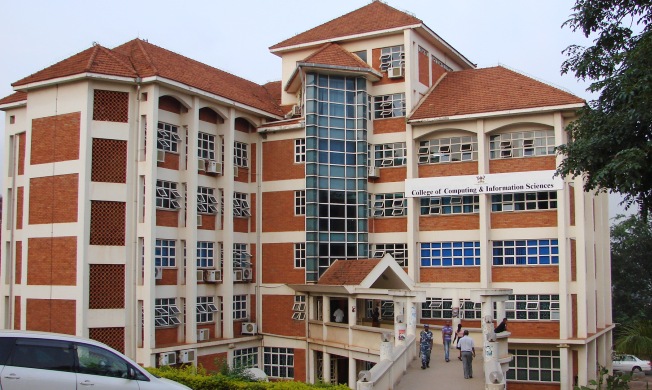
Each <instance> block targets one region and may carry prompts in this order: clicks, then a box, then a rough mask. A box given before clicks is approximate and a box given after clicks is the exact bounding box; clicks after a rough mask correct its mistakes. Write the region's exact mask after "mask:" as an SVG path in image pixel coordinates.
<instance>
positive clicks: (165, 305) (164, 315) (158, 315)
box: [154, 298, 181, 327]
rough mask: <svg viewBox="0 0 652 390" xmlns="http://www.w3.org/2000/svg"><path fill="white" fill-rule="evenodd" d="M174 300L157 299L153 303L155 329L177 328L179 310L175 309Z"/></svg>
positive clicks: (179, 322)
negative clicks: (163, 327)
mask: <svg viewBox="0 0 652 390" xmlns="http://www.w3.org/2000/svg"><path fill="white" fill-rule="evenodd" d="M176 302H177V300H176V298H157V299H156V300H155V301H154V313H155V314H154V322H155V323H156V326H157V327H161V326H177V325H179V324H181V321H179V318H177V317H178V316H179V314H181V311H179V308H178V307H177V303H176Z"/></svg>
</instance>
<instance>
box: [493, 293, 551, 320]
mask: <svg viewBox="0 0 652 390" xmlns="http://www.w3.org/2000/svg"><path fill="white" fill-rule="evenodd" d="M494 317H496V313H494ZM505 317H507V318H508V319H510V320H526V321H527V320H535V321H539V320H550V321H559V295H548V294H527V295H525V294H520V295H510V296H509V299H508V300H507V301H505Z"/></svg>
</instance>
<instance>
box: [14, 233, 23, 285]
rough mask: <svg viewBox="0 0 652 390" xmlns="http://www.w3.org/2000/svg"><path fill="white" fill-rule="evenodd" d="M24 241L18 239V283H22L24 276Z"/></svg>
mask: <svg viewBox="0 0 652 390" xmlns="http://www.w3.org/2000/svg"><path fill="white" fill-rule="evenodd" d="M22 270H23V242H22V241H16V269H15V271H16V276H15V278H16V284H22V280H21V279H22V277H23V272H22Z"/></svg>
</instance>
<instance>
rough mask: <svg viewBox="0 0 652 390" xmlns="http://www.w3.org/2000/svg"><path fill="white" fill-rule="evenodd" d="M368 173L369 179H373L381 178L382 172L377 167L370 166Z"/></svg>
mask: <svg viewBox="0 0 652 390" xmlns="http://www.w3.org/2000/svg"><path fill="white" fill-rule="evenodd" d="M368 172H369V177H371V178H378V177H380V170H379V169H378V167H377V166H374V165H372V166H370V167H369V169H368Z"/></svg>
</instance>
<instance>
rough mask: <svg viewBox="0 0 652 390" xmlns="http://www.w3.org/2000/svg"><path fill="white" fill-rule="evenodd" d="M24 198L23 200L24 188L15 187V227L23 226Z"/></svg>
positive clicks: (20, 227)
mask: <svg viewBox="0 0 652 390" xmlns="http://www.w3.org/2000/svg"><path fill="white" fill-rule="evenodd" d="M24 200H25V188H24V187H16V229H22V228H23V210H24V207H23V203H24Z"/></svg>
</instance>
